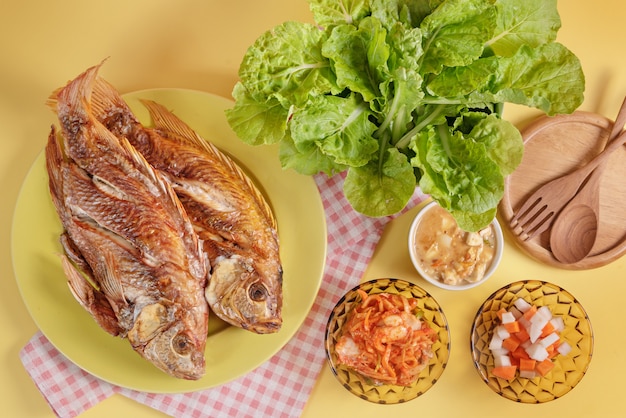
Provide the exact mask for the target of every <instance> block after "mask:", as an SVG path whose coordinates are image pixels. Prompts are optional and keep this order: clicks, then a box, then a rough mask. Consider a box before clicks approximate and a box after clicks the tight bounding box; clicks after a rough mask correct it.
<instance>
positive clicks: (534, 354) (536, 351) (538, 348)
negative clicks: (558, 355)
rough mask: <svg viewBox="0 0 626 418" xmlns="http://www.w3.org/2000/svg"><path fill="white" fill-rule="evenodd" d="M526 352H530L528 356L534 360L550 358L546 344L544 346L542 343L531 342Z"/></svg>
mask: <svg viewBox="0 0 626 418" xmlns="http://www.w3.org/2000/svg"><path fill="white" fill-rule="evenodd" d="M526 353H528V356H529V357H530V358H531V359H533V360H537V361H544V360H545V359H547V358H548V355H549V354H548V350H546V348H545V347H544V346H542V345H541V344H538V343H536V344H531V345H530V347H528V348H527V349H526Z"/></svg>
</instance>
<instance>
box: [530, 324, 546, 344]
mask: <svg viewBox="0 0 626 418" xmlns="http://www.w3.org/2000/svg"><path fill="white" fill-rule="evenodd" d="M542 332H543V327H542V326H541V324H538V323H531V324H530V329H528V335H529V336H530V342H531V343H535V342H537V340H538V339H539V337H541V333H542Z"/></svg>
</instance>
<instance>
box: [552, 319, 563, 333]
mask: <svg viewBox="0 0 626 418" xmlns="http://www.w3.org/2000/svg"><path fill="white" fill-rule="evenodd" d="M550 322H551V323H552V326H553V327H554V329H555V331H558V332H561V331H563V330H564V329H565V323H564V322H563V318H561V317H560V316H554V317H552V319H551V320H550Z"/></svg>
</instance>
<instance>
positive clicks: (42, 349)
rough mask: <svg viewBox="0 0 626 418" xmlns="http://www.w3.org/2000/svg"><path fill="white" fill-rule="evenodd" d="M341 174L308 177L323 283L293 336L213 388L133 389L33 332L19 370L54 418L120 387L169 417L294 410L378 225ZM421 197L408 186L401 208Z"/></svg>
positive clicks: (370, 249)
mask: <svg viewBox="0 0 626 418" xmlns="http://www.w3.org/2000/svg"><path fill="white" fill-rule="evenodd" d="M343 180H344V177H343V176H342V175H335V176H333V177H330V178H329V177H327V176H325V175H317V176H315V182H316V184H317V186H318V188H319V190H320V193H321V197H322V202H323V204H324V211H325V214H326V223H327V228H328V247H327V249H328V250H327V259H326V266H325V270H324V277H323V282H322V285H321V287H320V290H319V293H318V295H317V298H316V300H315V302H314V304H313V307H312V309H311V312H310V313H309V315H308V316H307V318H306V319H305V321H304V323H303V325H302V326H301V327H300V329H299V330H298V331H297V332H296V334H295V335H294V337H293V338H292V339H291V340H290V341H289V342H288V343H287V344H286V345H285V347H283V348H282V349H281V350H280V351H279V352H278V353H277V354H275V355H274V356H273V357H272V358H270V359H269V360H268V361H266V362H265V363H264V364H262V365H261V366H259V367H258V368H256V369H255V370H253V371H251V372H250V373H248V374H247V375H245V376H242V377H240V378H238V379H236V380H234V381H231V382H229V383H227V384H224V385H222V386H219V387H215V388H211V389H207V390H203V391H197V392H191V393H184V394H153V393H144V392H137V391H134V390H129V389H125V388H121V387H118V386H115V385H112V384H109V383H107V382H104V381H102V380H100V379H98V378H96V377H94V376H92V375H90V374H89V373H87V372H85V371H84V370H82V369H80V368H79V367H77V366H76V365H74V364H73V363H72V362H71V361H69V360H68V359H67V358H65V357H64V356H63V355H62V354H60V353H59V352H58V351H57V350H56V349H55V348H54V347H53V346H52V344H51V343H50V342H49V341H48V340H47V339H46V337H45V336H44V335H43V334H41V332H38V333H37V334H36V335H35V336H34V337H33V338H32V339H31V340H30V341H29V342H28V344H27V345H26V346H25V347H24V348H23V349H22V350H21V351H20V358H21V360H22V363H23V364H24V367H25V369H26V370H27V371H28V373H29V374H30V376H31V378H32V379H33V381H34V382H35V384H36V385H37V387H38V388H39V390H40V392H41V393H42V395H43V396H44V398H45V399H46V401H47V402H48V404H49V405H50V407H51V408H52V410H53V411H54V413H55V414H56V415H57V416H59V417H64V418H65V417H75V416H77V415H79V414H81V413H82V412H84V411H86V410H87V409H89V408H91V407H92V406H94V405H96V404H98V403H99V402H100V401H102V400H104V399H106V398H108V397H109V396H111V395H112V394H114V393H120V394H122V395H124V396H127V397H129V398H131V399H134V400H136V401H138V402H141V403H143V404H145V405H148V406H150V407H152V408H154V409H157V410H159V411H161V412H163V413H165V414H168V415H170V416H173V417H204V416H211V417H252V416H272V417H297V416H299V415H300V414H301V412H302V410H303V408H304V406H305V404H306V401H307V398H308V397H309V394H310V392H311V389H312V388H313V385H314V384H315V381H316V378H317V376H318V374H319V372H320V371H321V369H322V367H323V366H324V363H325V355H324V350H323V348H322V347H323V341H324V331H325V326H326V320H327V318H328V315H329V314H330V311H331V310H332V308H333V307H334V305H335V303H336V302H337V301H338V299H339V298H340V297H341V296H342V295H343V294H344V293H345V292H346V291H347V290H348V289H350V288H352V287H353V286H355V285H356V284H358V282H359V280H360V278H361V276H362V274H363V272H364V271H365V268H366V266H367V263H368V261H369V259H370V257H371V255H372V253H373V251H374V248H375V247H376V244H377V242H378V239H379V237H380V234H381V232H382V230H383V227H384V225H385V224H386V223H387V222H388V221H389V220H390V219H391V218H392V217H384V218H368V217H365V216H362V215H360V214H358V213H357V212H355V211H354V210H353V209H352V208H351V207H350V205H349V203H348V202H347V201H346V199H345V197H344V195H343V191H342V187H343ZM424 198H425V196H424V195H423V194H421V193H420V192H419V189H418V190H417V191H416V193H415V194H414V196H413V197H412V199H411V201H410V203H409V205H407V209H408V208H410V207H412V206H414V205H415V204H417V203H419V202H420V201H422V200H423V199H424Z"/></svg>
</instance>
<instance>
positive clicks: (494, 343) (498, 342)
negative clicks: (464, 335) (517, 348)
mask: <svg viewBox="0 0 626 418" xmlns="http://www.w3.org/2000/svg"><path fill="white" fill-rule="evenodd" d="M499 348H502V338H500V337H499V336H498V335H497V334H493V337H491V341H489V349H490V350H497V349H499Z"/></svg>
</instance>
